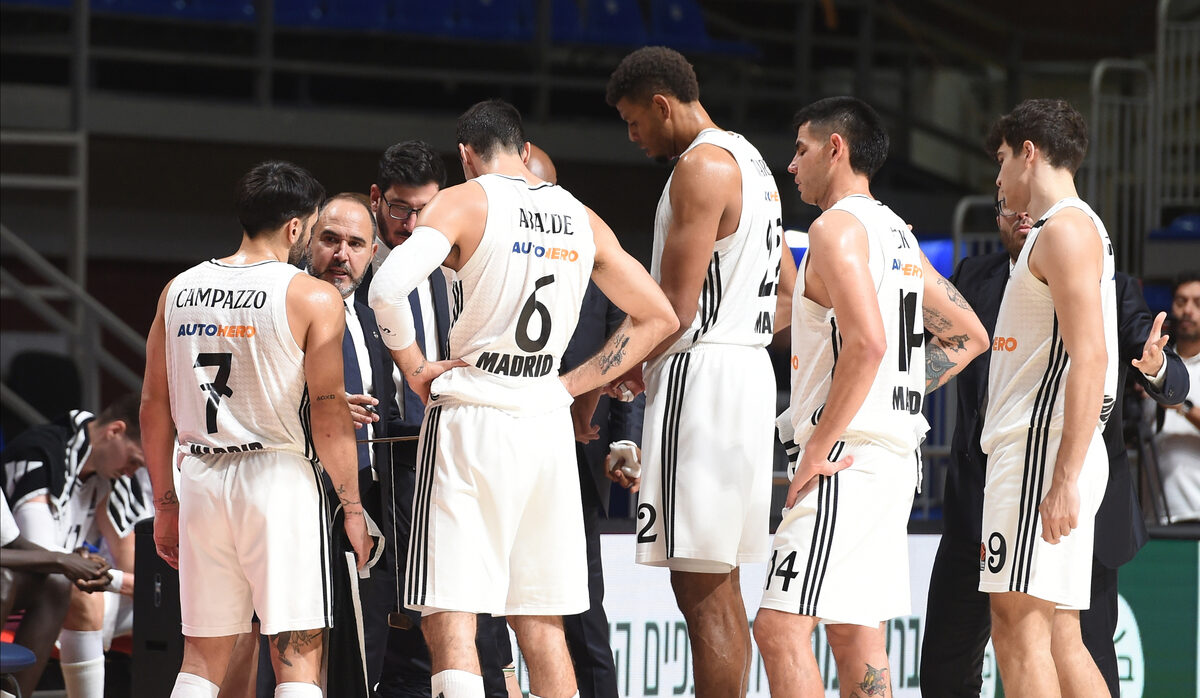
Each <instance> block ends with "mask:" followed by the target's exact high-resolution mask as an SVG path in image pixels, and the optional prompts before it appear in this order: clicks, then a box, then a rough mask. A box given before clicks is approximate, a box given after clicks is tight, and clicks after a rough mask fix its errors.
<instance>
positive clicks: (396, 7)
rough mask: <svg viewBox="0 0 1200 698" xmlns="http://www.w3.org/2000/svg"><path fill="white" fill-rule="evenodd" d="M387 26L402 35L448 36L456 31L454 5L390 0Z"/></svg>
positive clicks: (438, 1)
mask: <svg viewBox="0 0 1200 698" xmlns="http://www.w3.org/2000/svg"><path fill="white" fill-rule="evenodd" d="M387 12H388V20H387V26H388V29H390V30H391V31H394V32H397V33H400V34H421V35H429V36H448V35H452V34H453V33H454V31H455V26H454V25H455V22H454V3H452V2H445V1H444V0H388V3H387Z"/></svg>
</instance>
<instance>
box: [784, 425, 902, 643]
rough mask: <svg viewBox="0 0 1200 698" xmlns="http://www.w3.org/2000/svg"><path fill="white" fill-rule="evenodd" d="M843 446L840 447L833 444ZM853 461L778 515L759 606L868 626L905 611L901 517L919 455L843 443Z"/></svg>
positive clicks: (842, 450)
mask: <svg viewBox="0 0 1200 698" xmlns="http://www.w3.org/2000/svg"><path fill="white" fill-rule="evenodd" d="M838 443H839V444H843V442H838ZM836 450H840V451H841V453H840V455H838V456H837V460H841V459H843V458H845V457H846V456H853V457H854V464H853V465H851V466H850V467H849V468H846V469H845V470H843V471H841V472H839V473H837V474H836V475H833V476H829V477H827V476H824V475H822V476H819V479H820V483H819V485H818V486H817V487H816V488H815V489H813V490H812V491H811V492H809V493H808V494H807V495H805V496H804V497H802V498H801V499H800V501H798V502H796V505H795V506H793V507H792V508H791V509H790V510H787V509H785V510H784V516H783V520H782V521H781V522H780V523H779V528H778V529H777V530H776V532H775V542H774V548H775V549H774V550H773V551H772V552H771V559H770V561H769V563H768V566H767V581H766V583H765V585H764V588H763V595H762V603H761V604H760V606H761V607H762V608H770V609H774V610H776V611H784V612H786V613H795V614H798V615H803V616H813V617H814V618H819V619H821V620H822V621H824V622H826V623H853V624H855V625H865V626H868V627H875V626H877V625H878V624H879V623H881V622H882V621H885V620H887V619H889V618H895V617H897V616H903V615H906V614H908V613H909V611H910V607H911V605H912V604H911V599H910V595H909V589H908V518H909V515H910V513H911V511H912V502H913V493H914V490H915V489H916V485H917V477H918V471H919V470H920V467H921V464H920V458H919V457H918V455H917V454H916V453H915V452H914V453H909V454H908V455H899V454H897V453H895V452H893V451H890V450H888V449H885V448H883V447H881V446H877V445H874V444H871V443H865V442H848V443H844V445H843V446H842V447H841V448H840V449H838V448H837V447H836V446H835V451H836Z"/></svg>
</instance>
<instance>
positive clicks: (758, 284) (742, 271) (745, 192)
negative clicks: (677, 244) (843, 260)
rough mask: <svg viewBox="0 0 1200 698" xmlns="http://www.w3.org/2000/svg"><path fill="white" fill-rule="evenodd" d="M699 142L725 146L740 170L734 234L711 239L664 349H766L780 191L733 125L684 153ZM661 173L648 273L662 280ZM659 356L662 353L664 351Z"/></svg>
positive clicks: (665, 215) (778, 251) (665, 205)
mask: <svg viewBox="0 0 1200 698" xmlns="http://www.w3.org/2000/svg"><path fill="white" fill-rule="evenodd" d="M703 143H708V144H710V145H715V146H717V147H719V148H723V149H725V150H727V151H728V152H729V153H730V154H731V155H733V159H734V160H736V161H737V165H738V169H740V170H741V173H742V215H741V218H740V219H739V220H738V226H737V229H736V230H735V231H734V232H733V234H732V235H730V236H728V237H726V238H723V239H721V240H717V241H716V244H715V245H714V246H713V255H712V259H711V260H710V261H709V264H708V273H707V274H706V276H705V278H704V287H703V288H702V289H701V290H700V298H699V301H698V303H697V306H696V316H695V317H694V318H693V319H692V324H691V325H690V326H689V327H688V328H687V331H686V332H684V333H683V335H682V336H681V337H680V338H679V339H678V340H677V341H676V342H675V344H674V345H672V346H671V348H670V349H668V350H667V352H666V354H665V355H670V354H675V353H678V352H681V351H686V350H687V349H688V348H689V347H691V346H692V345H694V344H697V343H700V342H707V343H712V344H738V345H743V346H750V347H765V346H767V344H769V343H770V342H771V336H772V334H774V325H775V291H776V288H777V287H778V285H779V261H780V258H781V255H782V253H783V248H782V245H783V238H782V235H783V214H782V212H781V209H780V207H779V190H778V188H777V187H776V186H775V179H774V177H772V176H771V170H770V168H768V167H767V163H766V162H765V161H764V160H763V158H762V156H761V155H759V153H758V150H757V149H756V148H755V147H754V146H753V145H751V144H750V142H749V141H747V140H746V139H745V138H743V137H742V136H740V135H739V134H736V133H734V132H732V131H721V130H718V129H705V130H704V131H701V132H700V134H699V135H698V136H696V140H694V141H692V143H691V145H689V146H688V147H687V150H685V151H684V153H687V151H688V150H691V149H692V148H695V147H696V146H698V145H701V144H703ZM673 178H674V174H672V175H671V177H670V178H668V179H667V185H666V187H664V188H663V193H662V197H661V198H660V199H659V200H658V211H657V213H656V214H655V217H654V251H653V256H652V258H651V262H650V275H651V276H653V277H654V280H655V281H659V282H661V281H662V253H663V247H664V246H665V245H666V239H667V231H668V230H669V228H670V227H671V219H672V217H673V215H674V214H673V212H672V211H671V180H672V179H673ZM665 355H664V356H665Z"/></svg>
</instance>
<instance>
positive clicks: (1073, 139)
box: [985, 99, 1088, 174]
mask: <svg viewBox="0 0 1200 698" xmlns="http://www.w3.org/2000/svg"><path fill="white" fill-rule="evenodd" d="M1025 141H1029V142H1031V143H1033V144H1034V145H1036V146H1037V147H1038V148H1040V149H1041V150H1042V151H1043V152H1045V153H1046V161H1047V162H1049V163H1050V165H1051V166H1052V167H1061V168H1065V169H1066V170H1068V171H1069V172H1070V173H1071V174H1075V172H1076V171H1078V170H1079V166H1080V165H1081V164H1083V157H1084V156H1085V155H1087V149H1088V131H1087V123H1086V122H1084V120H1083V115H1082V114H1080V113H1079V111H1078V110H1077V109H1075V107H1073V106H1071V104H1070V103H1069V102H1067V101H1066V100H1064V99H1027V100H1025V101H1024V102H1021V103H1020V104H1018V105H1017V108H1016V109H1013V110H1012V111H1010V112H1009V113H1007V114H1005V115H1004V116H1002V117H1000V119H999V120H997V121H996V123H995V124H993V125H992V130H991V132H990V133H988V137H987V141H986V142H985V145H986V147H987V153H988V157H992V158H994V157H996V151H997V150H999V149H1000V146H1001V145H1002V144H1005V143H1007V144H1008V147H1009V148H1012V149H1013V150H1014V151H1016V150H1018V149H1020V147H1021V145H1022V144H1023V143H1024V142H1025Z"/></svg>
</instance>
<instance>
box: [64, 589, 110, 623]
mask: <svg viewBox="0 0 1200 698" xmlns="http://www.w3.org/2000/svg"><path fill="white" fill-rule="evenodd" d="M63 628H65V629H67V630H101V629H103V628H104V594H103V593H101V592H96V593H93V594H89V593H87V592H86V591H80V590H79V589H77V588H75V587H74V586H72V587H71V589H70V600H69V602H68V605H67V618H66V620H64V621H63Z"/></svg>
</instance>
